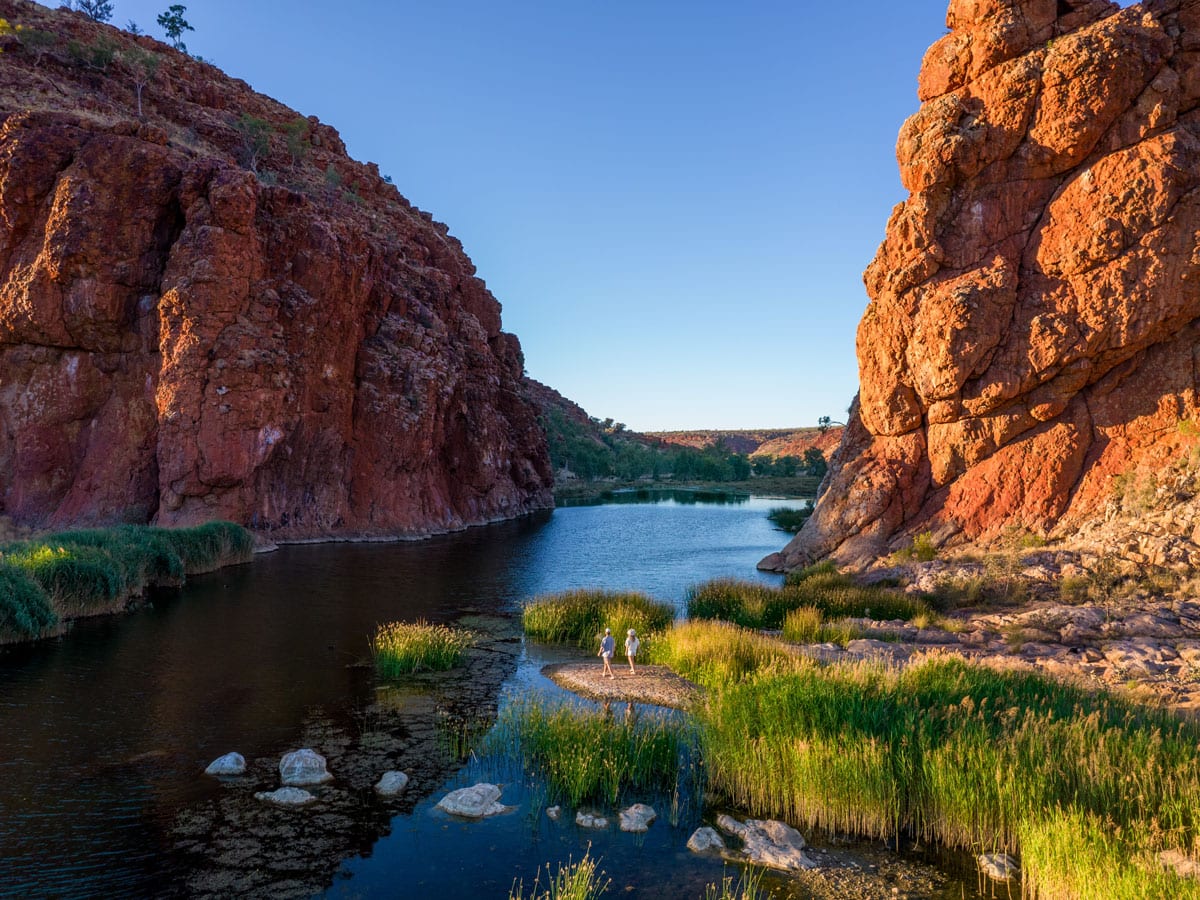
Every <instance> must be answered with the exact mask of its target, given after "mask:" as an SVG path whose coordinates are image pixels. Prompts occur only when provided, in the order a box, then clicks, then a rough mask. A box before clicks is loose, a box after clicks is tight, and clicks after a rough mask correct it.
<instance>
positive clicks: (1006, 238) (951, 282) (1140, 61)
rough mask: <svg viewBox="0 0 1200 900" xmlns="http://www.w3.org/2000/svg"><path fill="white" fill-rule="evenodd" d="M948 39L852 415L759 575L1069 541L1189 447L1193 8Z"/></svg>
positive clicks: (1197, 292)
mask: <svg viewBox="0 0 1200 900" xmlns="http://www.w3.org/2000/svg"><path fill="white" fill-rule="evenodd" d="M947 25H948V26H949V29H950V31H949V33H948V34H947V35H946V36H945V37H943V38H941V39H940V40H938V41H937V43H935V44H934V45H933V47H931V48H930V50H929V52H928V53H927V54H926V56H925V60H924V64H923V66H922V69H921V75H920V81H919V86H918V95H919V97H920V99H921V101H922V106H921V108H920V110H919V111H918V112H917V113H916V114H915V115H914V116H913V117H912V118H911V119H909V120H908V121H907V122H906V123H905V124H904V126H903V127H902V128H901V131H900V137H899V141H898V143H897V148H896V153H897V157H898V159H899V163H900V173H901V179H902V181H903V184H904V186H905V187H906V188H907V189H908V190H909V192H910V194H909V198H908V200H907V201H905V202H904V203H902V204H900V205H899V206H897V207H896V209H895V210H894V211H893V212H892V216H891V219H890V221H889V222H888V226H887V234H886V237H885V238H884V241H883V245H882V246H881V247H880V249H879V253H878V255H877V256H876V258H875V260H874V261H873V262H872V263H871V265H870V266H869V267H868V269H867V271H866V273H865V282H866V287H867V293H868V295H869V297H870V304H869V306H868V308H867V310H866V313H865V314H864V316H863V320H862V323H861V324H860V326H859V332H858V358H859V372H860V381H861V386H860V394H859V398H858V401H857V403H856V404H855V409H854V412H853V414H852V417H851V421H850V423H849V425H848V427H847V429H846V433H845V435H844V437H843V440H842V443H841V445H840V447H839V449H838V451H837V452H836V453H835V455H834V458H833V464H832V466H831V470H830V473H829V476H828V480H827V482H826V488H827V489H826V491H825V493H824V495H823V497H822V499H821V501H820V502H819V503H818V505H817V509H816V512H815V513H814V515H813V517H812V519H811V520H810V522H809V523H808V525H807V526H806V527H805V528H804V529H803V530H802V531H801V532H800V534H799V535H798V536H797V537H796V539H795V540H794V541H793V542H792V543H791V544H789V545H788V547H787V548H785V550H784V551H783V552H782V553H781V554H773V555H772V556H771V557H768V558H767V559H766V560H764V561H763V564H762V565H763V566H764V567H765V568H790V567H794V566H798V565H801V564H804V563H806V562H808V561H810V560H812V559H815V558H819V557H823V556H828V555H832V556H834V557H835V558H837V559H839V560H842V561H845V562H855V563H859V564H861V563H865V562H868V561H870V560H872V559H874V558H876V557H878V556H879V555H880V554H882V553H886V552H887V551H889V550H890V549H896V548H898V547H901V546H904V545H906V544H908V543H910V542H911V540H912V537H913V535H914V534H916V533H918V532H923V531H930V532H932V534H933V536H934V538H935V540H936V541H937V542H938V543H940V544H954V543H962V542H967V541H971V542H987V541H988V540H989V539H991V538H994V537H995V536H997V535H998V534H999V533H1000V532H1002V531H1003V530H1004V529H1006V528H1010V527H1017V528H1022V529H1029V530H1031V531H1035V532H1040V533H1047V532H1058V533H1066V532H1069V531H1071V530H1073V529H1074V528H1076V527H1078V526H1079V525H1081V524H1082V523H1084V522H1087V521H1094V520H1095V519H1096V518H1097V517H1098V516H1101V515H1102V514H1103V512H1104V507H1105V505H1106V503H1107V501H1108V499H1109V497H1110V496H1111V494H1112V490H1113V488H1112V482H1113V477H1114V476H1116V475H1118V474H1123V473H1130V474H1136V473H1139V472H1153V471H1157V470H1160V469H1162V468H1163V467H1165V466H1167V465H1169V464H1172V463H1174V462H1176V461H1179V460H1181V459H1184V458H1186V457H1187V455H1188V453H1189V451H1190V445H1191V444H1193V443H1195V442H1196V440H1195V438H1194V437H1192V436H1191V435H1193V434H1194V433H1195V429H1194V428H1191V427H1189V426H1188V425H1187V423H1188V422H1189V420H1196V418H1197V415H1198V412H1200V411H1198V409H1197V405H1198V401H1197V393H1196V392H1197V377H1198V376H1197V347H1198V346H1200V341H1198V340H1197V339H1198V337H1200V320H1198V317H1200V240H1198V238H1200V192H1197V190H1196V189H1197V187H1198V186H1200V109H1198V107H1200V5H1198V4H1196V3H1195V2H1181V0H1150V2H1146V3H1143V4H1141V5H1138V6H1132V7H1129V8H1127V9H1120V8H1118V7H1117V6H1116V5H1115V4H1113V3H1108V2H1103V0H953V2H951V4H950V9H949V13H948V15H947ZM1181 423H1183V425H1182V427H1181Z"/></svg>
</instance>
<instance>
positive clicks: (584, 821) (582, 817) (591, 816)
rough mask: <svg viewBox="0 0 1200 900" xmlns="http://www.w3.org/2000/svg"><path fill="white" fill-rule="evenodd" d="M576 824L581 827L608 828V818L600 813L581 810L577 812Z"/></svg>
mask: <svg viewBox="0 0 1200 900" xmlns="http://www.w3.org/2000/svg"><path fill="white" fill-rule="evenodd" d="M575 824H576V825H578V826H579V827H580V828H607V827H608V819H606V818H604V816H602V815H599V814H598V813H589V812H584V811H583V810H580V811H579V812H577V813H575Z"/></svg>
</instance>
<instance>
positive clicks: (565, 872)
mask: <svg viewBox="0 0 1200 900" xmlns="http://www.w3.org/2000/svg"><path fill="white" fill-rule="evenodd" d="M541 880H542V873H541V872H540V871H539V872H538V873H537V874H536V875H535V876H534V879H533V884H532V886H531V887H530V889H529V893H528V894H526V893H525V885H524V883H523V882H516V883H514V884H513V886H512V889H511V890H509V892H508V900H595V898H597V897H600V896H602V895H603V894H604V893H605V892H606V891H607V890H608V887H609V885H610V884H612V879H611V878H608V877H606V875H605V873H604V871H603V870H602V869H601V868H600V862H599V860H595V859H592V858H591V848H590V847H589V848H588V851H587V852H586V853H584V854H583V859H581V860H579V862H572V861H571V860H570V859H568V860H567V861H566V862H565V863H559V865H558V867H557V869H556V870H555V871H554V872H551V870H550V863H546V887H545V888H543V887H542V886H541Z"/></svg>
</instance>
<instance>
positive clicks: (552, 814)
mask: <svg viewBox="0 0 1200 900" xmlns="http://www.w3.org/2000/svg"><path fill="white" fill-rule="evenodd" d="M561 815H562V807H561V806H547V807H546V818H548V819H549V820H550V821H551V822H557V821H558V817H559V816H561Z"/></svg>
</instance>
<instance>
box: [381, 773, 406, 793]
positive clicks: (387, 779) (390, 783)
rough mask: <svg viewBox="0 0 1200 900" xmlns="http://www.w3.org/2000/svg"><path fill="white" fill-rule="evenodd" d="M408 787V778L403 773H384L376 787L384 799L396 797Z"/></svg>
mask: <svg viewBox="0 0 1200 900" xmlns="http://www.w3.org/2000/svg"><path fill="white" fill-rule="evenodd" d="M406 787H408V776H407V775H405V774H404V773H403V772H384V773H383V775H382V776H381V777H380V779H379V782H378V783H377V784H376V785H375V792H376V793H377V794H380V795H382V796H384V797H395V796H396V795H397V794H398V793H400V792H401V791H402V790H404V789H405V788H406Z"/></svg>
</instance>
